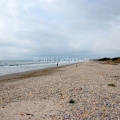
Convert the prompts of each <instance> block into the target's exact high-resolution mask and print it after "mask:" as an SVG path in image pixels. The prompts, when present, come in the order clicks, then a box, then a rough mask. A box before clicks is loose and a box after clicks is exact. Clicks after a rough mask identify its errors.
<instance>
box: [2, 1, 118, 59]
mask: <svg viewBox="0 0 120 120" xmlns="http://www.w3.org/2000/svg"><path fill="white" fill-rule="evenodd" d="M55 55H56V56H60V55H61V56H62V55H63V56H67V57H68V56H77V57H79V58H80V57H88V58H97V57H116V56H120V0H0V59H1V60H5V59H32V58H33V57H40V56H55Z"/></svg>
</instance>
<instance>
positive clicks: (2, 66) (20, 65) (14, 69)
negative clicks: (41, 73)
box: [0, 60, 73, 76]
mask: <svg viewBox="0 0 120 120" xmlns="http://www.w3.org/2000/svg"><path fill="white" fill-rule="evenodd" d="M57 63H58V64H59V66H62V65H67V64H71V63H73V62H60V61H59V62H48V61H47V62H40V61H33V60H4V61H3V60H1V61H0V76H3V75H8V74H12V73H19V72H25V71H31V70H39V69H44V68H49V67H55V66H57Z"/></svg>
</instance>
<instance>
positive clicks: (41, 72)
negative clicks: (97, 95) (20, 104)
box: [0, 63, 78, 83]
mask: <svg viewBox="0 0 120 120" xmlns="http://www.w3.org/2000/svg"><path fill="white" fill-rule="evenodd" d="M73 64H78V63H72V64H66V65H60V66H52V67H47V68H41V69H37V70H30V71H24V72H18V73H11V74H6V75H2V76H0V83H1V82H7V81H16V80H18V79H19V80H21V79H26V78H30V77H40V76H46V75H49V74H52V73H53V72H57V70H58V69H59V68H62V67H66V66H70V65H73Z"/></svg>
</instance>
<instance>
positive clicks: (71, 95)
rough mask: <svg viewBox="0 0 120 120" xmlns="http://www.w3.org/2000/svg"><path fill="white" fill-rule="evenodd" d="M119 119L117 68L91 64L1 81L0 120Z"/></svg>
mask: <svg viewBox="0 0 120 120" xmlns="http://www.w3.org/2000/svg"><path fill="white" fill-rule="evenodd" d="M108 84H114V85H115V87H112V86H108ZM71 99H72V100H73V101H74V103H69V101H70V100H71ZM119 119H120V64H118V65H110V64H101V63H100V62H94V61H90V62H89V63H79V64H77V66H76V64H73V65H69V66H64V67H57V68H49V69H45V70H41V71H34V72H33V71H32V72H28V73H24V74H14V75H9V76H7V77H6V76H4V77H0V120H119Z"/></svg>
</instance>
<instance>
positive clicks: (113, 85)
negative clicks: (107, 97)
mask: <svg viewBox="0 0 120 120" xmlns="http://www.w3.org/2000/svg"><path fill="white" fill-rule="evenodd" d="M108 86H112V87H116V86H115V84H108Z"/></svg>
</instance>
